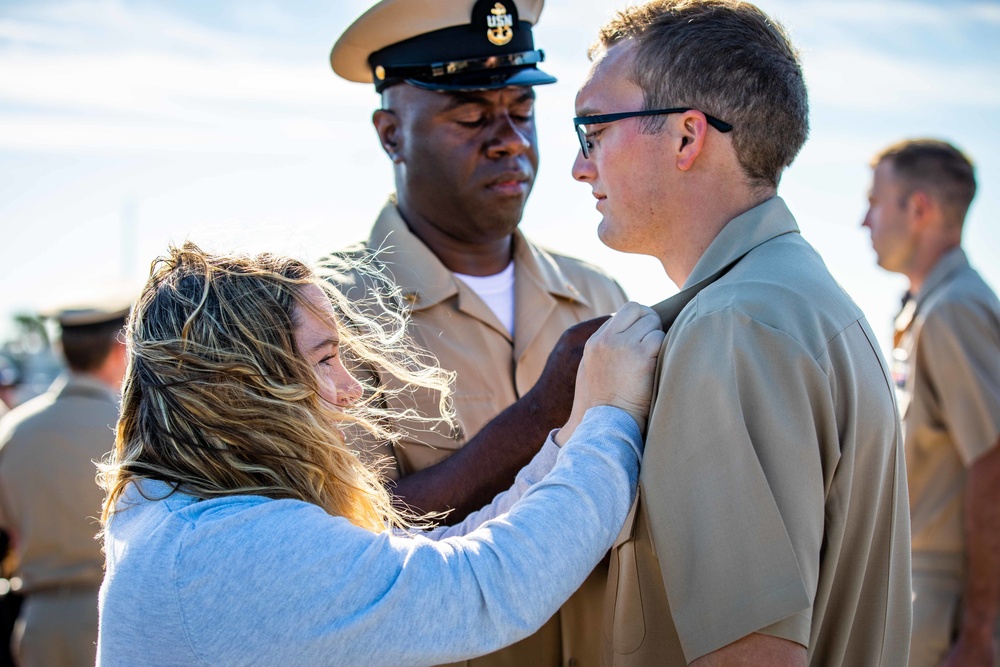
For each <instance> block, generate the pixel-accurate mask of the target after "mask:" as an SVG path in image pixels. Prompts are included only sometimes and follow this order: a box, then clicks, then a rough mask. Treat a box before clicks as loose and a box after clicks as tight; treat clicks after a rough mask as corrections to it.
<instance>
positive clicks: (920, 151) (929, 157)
mask: <svg viewBox="0 0 1000 667" xmlns="http://www.w3.org/2000/svg"><path fill="white" fill-rule="evenodd" d="M885 160H888V161H889V163H890V164H891V165H892V168H893V172H894V173H895V175H896V177H897V178H899V179H900V180H902V181H903V184H904V190H905V192H906V196H909V195H910V194H912V193H913V192H915V191H916V190H925V191H927V192H929V193H930V194H931V195H932V196H934V197H935V198H936V199H937V200H938V202H939V204H940V205H941V207H942V209H944V212H945V214H946V215H947V217H948V218H949V220H950V221H951V222H953V223H957V224H958V225H961V224H962V222H963V221H964V220H965V215H966V214H967V213H968V212H969V206H970V205H971V204H972V200H973V199H974V198H975V196H976V169H975V165H973V163H972V160H970V159H969V157H968V156H967V155H966V154H965V153H963V152H962V151H960V150H959V149H958V148H956V147H955V146H953V145H952V144H950V143H948V142H946V141H941V140H939V139H904V140H903V141H899V142H897V143H895V144H892V145H891V146H889V147H887V148H885V149H883V150H882V151H880V152H879V153H878V154H876V155H875V157H874V158H873V159H872V162H871V166H872V167H873V168H874V167H877V166H878V165H879V163H881V162H883V161H885Z"/></svg>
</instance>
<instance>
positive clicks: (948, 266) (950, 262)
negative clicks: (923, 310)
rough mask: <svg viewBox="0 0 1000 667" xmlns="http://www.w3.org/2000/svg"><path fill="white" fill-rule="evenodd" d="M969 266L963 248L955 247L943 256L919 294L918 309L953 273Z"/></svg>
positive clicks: (929, 274) (917, 297)
mask: <svg viewBox="0 0 1000 667" xmlns="http://www.w3.org/2000/svg"><path fill="white" fill-rule="evenodd" d="M966 266H969V258H968V257H966V255H965V251H964V250H962V248H961V247H955V248H952V249H951V250H949V251H948V252H946V253H945V254H943V255H941V259H939V260H938V262H937V264H935V265H934V268H933V269H931V272H930V273H928V274H927V279H926V280H924V284H923V285H922V286H921V287H920V291H919V292H917V295H916V299H917V308H919V307H920V305H921V304H922V303H923V301H924V300H925V299H926V298H927V295H928V294H930V293H931V292H933V291H934V289H935V288H937V287H938V286H939V285H941V283H943V282H945V280H947V279H948V278H949V277H951V275H952V274H953V273H955V272H956V271H958V270H959V269H961V268H964V267H966Z"/></svg>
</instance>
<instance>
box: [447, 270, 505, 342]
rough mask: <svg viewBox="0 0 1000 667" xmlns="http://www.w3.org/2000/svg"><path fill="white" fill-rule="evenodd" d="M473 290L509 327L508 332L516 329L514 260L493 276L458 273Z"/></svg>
mask: <svg viewBox="0 0 1000 667" xmlns="http://www.w3.org/2000/svg"><path fill="white" fill-rule="evenodd" d="M455 277H456V278H459V279H461V281H462V282H463V283H465V284H466V285H468V286H469V287H470V288H471V289H472V291H473V292H475V293H476V294H477V295H479V298H480V299H482V300H483V301H484V302H485V303H486V305H487V306H489V307H490V310H492V311H493V314H494V315H496V316H497V319H499V320H500V323H501V324H503V325H504V326H505V327H507V333H513V331H514V262H513V261H512V262H511V263H510V264H508V265H507V268H506V269H504V270H503V271H501V272H500V273H495V274H493V275H492V276H468V275H466V274H464V273H456V274H455Z"/></svg>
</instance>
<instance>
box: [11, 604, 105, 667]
mask: <svg viewBox="0 0 1000 667" xmlns="http://www.w3.org/2000/svg"><path fill="white" fill-rule="evenodd" d="M97 590H98V589H97V588H89V587H85V588H65V589H53V590H51V591H39V592H38V593H35V594H33V595H29V596H27V597H26V598H25V600H24V605H23V606H22V607H21V614H20V616H19V617H18V619H17V623H16V624H15V626H14V634H13V636H12V637H11V649H12V653H13V654H14V660H15V661H16V662H17V664H18V667H94V663H95V662H96V661H97Z"/></svg>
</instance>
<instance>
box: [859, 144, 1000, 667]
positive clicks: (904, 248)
mask: <svg viewBox="0 0 1000 667" xmlns="http://www.w3.org/2000/svg"><path fill="white" fill-rule="evenodd" d="M872 168H873V169H874V176H873V181H872V186H871V191H870V194H869V203H870V204H869V209H868V214H867V215H866V216H865V220H864V226H865V227H867V228H868V229H869V231H870V232H871V236H872V246H873V247H874V248H875V253H876V255H877V256H878V263H879V266H881V267H882V268H884V269H886V270H887V271H895V272H897V273H901V274H903V275H904V276H906V277H907V278H908V279H909V281H910V287H909V290H908V291H907V293H906V297H905V301H904V306H903V310H902V312H901V313H900V315H899V317H898V318H897V320H896V339H895V341H894V346H895V350H894V351H893V361H892V363H893V369H892V370H893V376H894V378H895V380H896V384H897V387H898V388H899V392H900V406H901V408H902V414H903V427H904V433H905V442H906V467H907V476H908V478H909V490H910V518H911V524H912V528H911V530H912V533H913V641H912V643H911V646H910V665H913V666H916V665H921V666H923V665H926V666H928V667H938V666H939V665H941V664H945V665H948V666H949V667H957V666H958V665H962V666H963V667H969V666H973V665H993V664H996V655H997V654H996V651H997V648H996V646H995V644H994V641H995V639H994V638H995V637H997V636H1000V635H998V634H995V633H996V629H998V628H1000V626H997V625H996V619H997V607H998V603H1000V446H998V445H1000V303H998V302H997V297H996V295H995V294H994V293H993V290H991V289H990V288H989V287H988V286H987V285H986V283H985V282H983V279H982V278H980V277H979V274H978V273H976V271H975V270H974V269H973V268H972V267H971V266H969V261H968V260H967V259H966V257H965V252H963V251H962V248H961V241H962V227H963V224H964V221H965V214H966V212H967V211H968V209H969V205H970V204H971V203H972V198H973V197H974V196H975V194H976V179H975V174H974V171H973V166H972V163H971V162H970V161H969V159H968V158H967V157H966V156H965V155H963V154H962V153H961V152H960V151H959V150H958V149H956V148H955V147H954V146H951V145H950V144H947V143H945V142H943V141H937V140H933V139H915V140H907V141H902V142H899V143H897V144H894V145H892V146H889V147H888V148H886V149H885V150H883V151H882V152H880V153H879V154H878V155H876V156H875V159H874V160H873V161H872Z"/></svg>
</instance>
